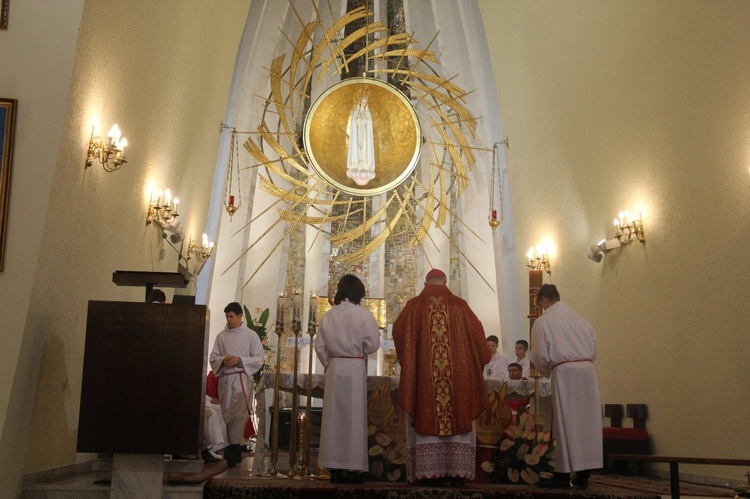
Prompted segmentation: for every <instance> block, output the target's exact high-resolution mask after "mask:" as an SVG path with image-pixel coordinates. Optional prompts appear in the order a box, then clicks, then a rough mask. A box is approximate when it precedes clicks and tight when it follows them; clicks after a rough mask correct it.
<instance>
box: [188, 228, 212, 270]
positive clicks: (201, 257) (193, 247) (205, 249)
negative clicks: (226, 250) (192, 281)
mask: <svg viewBox="0 0 750 499" xmlns="http://www.w3.org/2000/svg"><path fill="white" fill-rule="evenodd" d="M213 250H214V243H213V241H212V242H210V243H209V242H208V236H207V235H206V234H203V242H202V244H201V245H200V246H198V243H197V242H196V241H195V240H194V239H193V238H192V237H191V238H190V242H189V243H188V256H187V259H188V260H190V256H191V255H192V256H194V257H195V259H196V260H198V263H202V262H205V261H206V260H208V257H210V256H211V252H212V251H213Z"/></svg>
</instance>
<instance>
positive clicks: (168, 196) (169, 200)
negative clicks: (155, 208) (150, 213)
mask: <svg viewBox="0 0 750 499" xmlns="http://www.w3.org/2000/svg"><path fill="white" fill-rule="evenodd" d="M171 204H172V193H171V192H169V189H167V190H166V192H164V206H166V207H169V205H171Z"/></svg>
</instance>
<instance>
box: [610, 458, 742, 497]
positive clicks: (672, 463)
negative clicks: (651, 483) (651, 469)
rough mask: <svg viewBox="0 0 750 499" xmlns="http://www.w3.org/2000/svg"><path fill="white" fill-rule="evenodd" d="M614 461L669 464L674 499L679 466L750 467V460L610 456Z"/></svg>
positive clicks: (676, 495)
mask: <svg viewBox="0 0 750 499" xmlns="http://www.w3.org/2000/svg"><path fill="white" fill-rule="evenodd" d="M609 457H611V458H612V459H619V460H622V461H635V462H636V463H669V485H670V488H671V491H672V499H679V497H680V469H679V464H680V463H683V464H716V465H721V466H750V459H719V458H712V457H675V456H654V455H642V454H610V455H609Z"/></svg>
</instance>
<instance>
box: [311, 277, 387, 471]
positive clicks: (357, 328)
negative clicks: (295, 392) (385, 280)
mask: <svg viewBox="0 0 750 499" xmlns="http://www.w3.org/2000/svg"><path fill="white" fill-rule="evenodd" d="M364 296H365V286H364V284H362V281H360V280H359V279H358V278H357V277H355V276H353V275H345V276H344V277H342V278H341V280H340V281H339V283H338V288H337V290H336V296H335V298H334V300H333V302H334V306H333V307H332V308H331V309H330V310H329V311H328V312H326V313H325V315H323V317H322V318H321V321H320V330H319V331H318V336H317V338H316V339H315V352H316V353H317V354H318V358H320V361H321V362H322V363H323V365H324V366H326V384H325V393H324V395H323V421H322V424H321V428H320V453H319V454H318V466H324V467H326V468H328V470H329V471H330V473H331V483H363V482H364V474H363V473H362V472H366V471H367V470H368V469H369V463H368V454H367V364H366V363H365V359H366V358H367V356H368V355H369V354H371V353H373V352H376V351H377V350H378V348H379V347H380V332H379V331H378V324H377V322H376V321H375V318H374V317H373V316H372V313H370V311H369V310H367V309H366V308H364V307H361V306H360V302H361V301H362V299H363V298H364Z"/></svg>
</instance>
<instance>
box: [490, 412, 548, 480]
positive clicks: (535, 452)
mask: <svg viewBox="0 0 750 499" xmlns="http://www.w3.org/2000/svg"><path fill="white" fill-rule="evenodd" d="M516 423H517V424H515V425H511V426H509V427H508V428H507V429H506V430H505V432H504V433H503V440H502V441H501V442H500V445H499V448H498V452H497V456H496V457H495V460H494V463H489V462H485V463H483V465H482V468H483V469H484V470H485V471H489V472H491V473H493V474H494V476H495V479H496V480H497V481H499V482H502V483H518V482H519V481H523V482H526V483H529V484H535V483H537V482H538V481H539V479H540V478H550V477H551V476H552V472H553V470H554V469H555V442H554V441H550V434H549V433H548V432H542V433H539V434H537V432H536V430H535V429H534V417H533V416H532V415H531V413H530V412H528V411H527V410H526V409H524V408H521V409H520V410H519V411H518V414H517V415H516Z"/></svg>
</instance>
